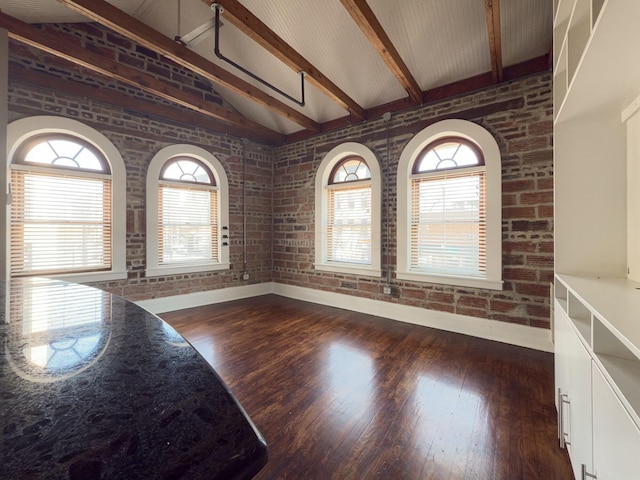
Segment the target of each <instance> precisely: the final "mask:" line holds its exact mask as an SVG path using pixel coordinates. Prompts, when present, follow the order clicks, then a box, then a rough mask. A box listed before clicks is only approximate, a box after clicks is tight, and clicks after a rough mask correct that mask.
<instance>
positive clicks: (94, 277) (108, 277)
mask: <svg viewBox="0 0 640 480" xmlns="http://www.w3.org/2000/svg"><path fill="white" fill-rule="evenodd" d="M46 277H47V278H55V279H58V280H64V281H65V282H75V283H93V282H110V281H113V280H124V279H126V278H127V271H126V270H124V271H116V270H110V271H107V272H85V273H64V274H60V275H46Z"/></svg>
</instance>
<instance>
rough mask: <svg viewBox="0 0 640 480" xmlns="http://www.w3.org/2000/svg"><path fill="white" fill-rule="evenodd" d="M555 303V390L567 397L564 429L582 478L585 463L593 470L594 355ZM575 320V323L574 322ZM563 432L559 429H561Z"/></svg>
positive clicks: (571, 456)
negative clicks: (590, 353)
mask: <svg viewBox="0 0 640 480" xmlns="http://www.w3.org/2000/svg"><path fill="white" fill-rule="evenodd" d="M558 307H559V306H556V310H555V322H554V323H555V327H554V328H555V333H556V335H555V341H556V351H557V352H558V355H557V356H556V372H557V375H556V392H557V391H559V392H560V394H561V395H563V396H564V398H565V401H566V403H565V402H560V403H559V405H558V408H562V409H563V410H562V415H561V416H560V417H559V418H562V419H563V421H562V425H561V429H562V430H561V431H562V433H561V434H562V435H564V437H565V441H566V443H567V448H568V450H569V453H570V458H571V466H572V467H573V472H574V475H575V476H576V478H580V471H581V466H582V464H583V463H584V464H586V465H587V467H588V468H589V471H591V468H592V467H593V465H592V439H591V356H590V355H589V352H588V351H587V348H586V347H585V345H584V343H583V342H585V341H586V339H584V338H583V337H582V335H581V334H580V332H579V331H578V329H577V328H576V325H575V322H573V319H571V318H569V316H568V315H567V313H566V312H565V311H564V310H562V308H558ZM572 323H574V325H573V326H572V325H571V324H572ZM559 433H560V432H559Z"/></svg>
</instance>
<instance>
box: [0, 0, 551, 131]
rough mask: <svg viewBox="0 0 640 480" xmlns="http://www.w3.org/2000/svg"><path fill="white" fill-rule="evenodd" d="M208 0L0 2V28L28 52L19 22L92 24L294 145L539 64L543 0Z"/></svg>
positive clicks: (547, 18) (546, 1)
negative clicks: (158, 57)
mask: <svg viewBox="0 0 640 480" xmlns="http://www.w3.org/2000/svg"><path fill="white" fill-rule="evenodd" d="M212 3H213V1H212V0H110V1H108V2H106V1H103V0H58V1H56V0H30V1H29V2H24V1H23V0H1V2H0V9H1V11H2V15H0V27H4V28H7V29H8V30H9V33H10V36H13V38H16V39H17V40H19V41H25V42H26V43H30V44H32V45H34V46H38V40H33V39H32V40H31V41H30V40H29V39H28V38H27V40H25V37H28V36H29V35H30V31H29V30H24V31H23V29H22V27H21V22H26V23H62V22H86V21H96V22H99V23H101V24H103V25H105V26H107V27H109V28H111V29H113V30H115V31H117V32H119V33H121V34H122V35H124V36H126V37H129V38H131V39H133V40H135V41H136V42H138V43H140V44H142V45H144V46H146V47H147V48H151V49H153V50H155V51H157V52H159V53H161V54H162V55H164V56H166V57H168V58H170V59H172V60H173V61H176V62H177V63H180V64H182V65H183V66H184V67H186V68H189V69H192V70H194V71H196V72H197V73H199V74H201V75H203V76H205V77H206V78H208V79H209V80H210V81H211V82H212V84H213V87H214V89H215V90H216V91H217V92H218V93H219V94H220V95H222V96H223V97H224V99H225V100H226V101H227V102H228V104H229V105H231V106H233V108H234V109H235V112H233V114H229V115H226V114H225V115H226V116H227V117H228V118H224V117H225V115H219V113H220V112H213V113H214V114H215V115H217V117H218V118H220V117H222V118H221V120H222V121H225V122H229V123H230V124H235V125H238V124H242V128H247V129H248V131H249V132H251V131H252V129H255V132H256V134H257V135H258V136H262V137H264V132H265V131H267V132H273V133H275V134H278V135H281V136H282V138H287V137H289V138H291V139H295V138H300V137H303V136H306V135H310V134H313V133H317V132H320V131H325V130H329V129H332V128H337V127H340V126H344V125H347V124H349V123H357V122H360V121H363V120H366V119H372V118H377V117H380V116H381V115H382V114H384V113H385V112H388V111H397V110H402V109H405V108H408V107H411V106H415V105H419V104H422V103H426V102H430V101H434V100H438V99H441V98H446V97H448V96H454V95H457V94H460V93H464V92H466V91H471V90H474V89H477V88H482V87H486V86H489V85H492V84H497V83H500V82H502V81H507V80H510V79H513V78H517V77H520V76H523V75H527V74H529V73H533V72H537V71H542V70H545V69H548V68H549V60H548V58H549V55H548V54H549V51H550V49H551V38H552V9H553V0H502V1H500V0H323V1H320V2H319V1H317V0H269V1H265V0H240V1H238V0H220V1H218V2H216V3H214V4H213V6H212V5H211V4H212ZM216 5H218V12H219V20H220V23H219V30H218V32H219V36H218V37H219V41H218V55H216V52H215V46H216V42H215V32H216V27H215V25H214V24H215V20H214V17H215V12H216ZM13 20H17V21H18V22H17V23H15V22H13ZM22 32H25V33H22ZM42 43H46V42H44V41H43V42H42ZM40 46H41V47H44V45H40ZM49 47H50V46H49ZM220 57H225V58H226V59H227V60H225V59H223V58H220ZM233 63H235V64H236V65H235V66H234V65H233ZM237 66H240V67H241V68H240V69H239V68H237ZM243 70H244V71H243ZM247 72H248V73H247ZM301 72H305V73H304V75H303V74H301ZM267 84H269V85H270V86H269V85H267ZM272 87H273V88H272ZM303 91H304V105H299V104H298V103H296V100H297V101H300V100H301V99H302V93H303ZM282 93H284V94H285V95H282ZM187 103H188V102H187ZM181 104H183V105H184V102H182V103H181ZM187 106H188V105H187ZM196 107H197V108H194V109H195V110H197V109H198V108H200V109H202V105H200V106H196ZM201 113H202V112H201ZM234 115H237V116H238V117H241V118H239V119H238V118H236V117H234ZM276 137H277V135H276V136H274V138H276Z"/></svg>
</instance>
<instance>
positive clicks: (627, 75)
mask: <svg viewBox="0 0 640 480" xmlns="http://www.w3.org/2000/svg"><path fill="white" fill-rule="evenodd" d="M584 5H585V2H584V0H578V2H576V4H575V8H574V12H573V15H572V17H571V23H570V25H569V31H568V32H567V34H566V35H565V36H566V37H567V38H568V40H569V57H568V69H569V72H568V73H569V75H568V79H569V82H568V90H567V94H566V96H565V98H564V101H562V103H561V104H559V107H558V108H557V112H558V114H557V118H556V123H559V122H565V121H571V120H576V119H577V118H579V117H583V118H584V116H589V115H590V116H594V117H596V116H600V115H602V114H603V113H605V112H607V113H609V114H615V115H618V116H619V114H620V112H621V111H622V110H623V109H624V108H625V107H626V106H627V105H628V104H629V103H630V102H631V101H632V100H633V99H634V98H635V97H636V96H637V95H638V85H640V62H637V61H635V59H636V57H637V46H638V45H639V44H640V28H638V25H637V22H638V19H639V18H640V2H638V1H637V0H591V1H590V2H589V4H588V5H589V12H588V13H589V15H587V17H588V18H587V23H586V27H587V28H588V29H590V30H591V32H590V36H589V35H588V39H587V41H586V44H585V45H582V43H583V42H584V37H583V35H584V34H585V30H584V27H585V24H584V17H583V15H584V13H585V12H584ZM561 8H562V3H561V4H560V5H559V6H558V11H560V9H561ZM576 14H577V16H576ZM574 17H575V18H574ZM557 25H558V26H561V25H562V22H561V21H559V23H557ZM591 27H592V28H591ZM560 35H561V30H558V31H556V32H555V40H556V41H561V37H560ZM580 50H582V51H583V53H582V52H581V53H580V55H579V57H576V55H578V52H580ZM556 105H558V104H556Z"/></svg>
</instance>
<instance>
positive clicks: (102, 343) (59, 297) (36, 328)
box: [9, 279, 111, 382]
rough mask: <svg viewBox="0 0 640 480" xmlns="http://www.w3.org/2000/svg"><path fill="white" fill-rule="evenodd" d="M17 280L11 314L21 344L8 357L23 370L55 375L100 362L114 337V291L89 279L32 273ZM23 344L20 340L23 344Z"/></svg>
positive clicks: (43, 377)
mask: <svg viewBox="0 0 640 480" xmlns="http://www.w3.org/2000/svg"><path fill="white" fill-rule="evenodd" d="M23 285H24V288H20V287H18V286H17V283H16V282H14V283H12V287H15V288H11V294H10V307H9V316H10V324H11V334H12V336H16V337H20V342H11V345H14V346H15V348H16V349H19V350H15V349H14V350H13V351H9V358H10V361H11V363H12V365H13V367H14V370H16V373H18V374H19V375H21V376H23V377H26V378H29V379H30V380H34V381H45V382H46V381H56V380H59V379H60V378H61V377H63V378H66V377H69V376H71V375H74V374H76V373H78V372H80V371H82V370H84V369H85V368H86V367H88V366H89V365H91V364H92V363H93V362H95V361H96V360H97V359H98V358H99V357H100V355H101V354H102V352H103V351H104V350H105V349H106V346H107V344H108V341H109V337H110V333H111V331H110V326H111V296H110V295H109V294H108V293H105V292H102V291H100V290H97V289H94V288H91V287H86V286H84V285H78V284H71V283H66V282H58V281H51V280H46V279H28V280H25V281H24V284H23ZM18 345H19V346H18Z"/></svg>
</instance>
